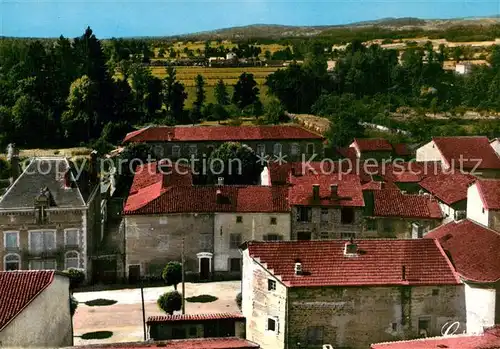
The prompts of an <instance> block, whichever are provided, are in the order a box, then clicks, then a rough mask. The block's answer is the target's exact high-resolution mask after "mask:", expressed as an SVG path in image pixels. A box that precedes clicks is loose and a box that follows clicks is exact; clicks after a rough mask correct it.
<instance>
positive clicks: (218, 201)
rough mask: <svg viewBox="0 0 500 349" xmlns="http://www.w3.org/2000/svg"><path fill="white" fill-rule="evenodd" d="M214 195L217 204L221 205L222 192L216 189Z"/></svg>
mask: <svg viewBox="0 0 500 349" xmlns="http://www.w3.org/2000/svg"><path fill="white" fill-rule="evenodd" d="M215 195H216V202H217V204H222V191H221V190H220V189H217V191H216V192H215Z"/></svg>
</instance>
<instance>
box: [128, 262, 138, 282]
mask: <svg viewBox="0 0 500 349" xmlns="http://www.w3.org/2000/svg"><path fill="white" fill-rule="evenodd" d="M140 279H141V266H140V265H129V266H128V282H129V283H131V284H136V283H138V282H139V280H140Z"/></svg>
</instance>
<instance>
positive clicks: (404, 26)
mask: <svg viewBox="0 0 500 349" xmlns="http://www.w3.org/2000/svg"><path fill="white" fill-rule="evenodd" d="M494 24H497V25H498V24H500V17H499V16H491V17H474V18H473V17H471V18H453V19H430V20H429V19H420V18H413V17H403V18H382V19H377V20H373V21H364V22H356V23H351V24H346V25H323V26H291V25H277V24H253V25H247V26H241V27H231V28H223V29H217V30H212V31H205V32H199V33H190V34H185V35H176V36H172V37H170V38H172V39H178V40H190V39H196V40H217V39H221V40H242V39H251V38H259V39H273V40H275V39H283V38H294V37H313V36H321V35H322V34H330V33H331V32H332V31H335V30H349V29H356V28H369V27H377V28H383V29H391V30H412V29H420V30H444V29H447V28H450V27H454V26H455V27H456V26H473V25H476V26H489V25H494Z"/></svg>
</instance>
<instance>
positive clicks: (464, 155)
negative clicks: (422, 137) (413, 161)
mask: <svg viewBox="0 0 500 349" xmlns="http://www.w3.org/2000/svg"><path fill="white" fill-rule="evenodd" d="M417 161H419V162H436V161H437V162H439V163H441V165H442V167H443V169H444V170H448V171H452V170H453V171H459V172H467V173H471V174H473V175H474V176H478V177H485V178H490V177H493V178H497V177H500V157H499V156H498V154H497V153H495V150H494V149H493V147H492V146H491V145H490V141H489V140H488V138H487V137H482V136H474V137H433V138H432V140H431V141H430V142H428V143H427V144H425V145H423V146H421V147H420V148H418V149H417Z"/></svg>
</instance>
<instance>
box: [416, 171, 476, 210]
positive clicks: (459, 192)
mask: <svg viewBox="0 0 500 349" xmlns="http://www.w3.org/2000/svg"><path fill="white" fill-rule="evenodd" d="M475 180H476V177H474V176H472V175H470V174H462V173H460V172H454V173H440V174H438V175H437V176H428V177H427V178H424V179H423V180H422V181H421V182H420V183H419V185H420V186H421V187H422V188H424V189H425V190H427V191H428V192H429V193H431V194H432V195H434V196H435V197H437V198H438V199H439V200H441V201H442V202H444V203H445V204H448V205H451V204H454V203H456V202H458V201H462V200H466V199H467V189H468V188H469V185H471V184H472V183H473V182H474V181H475Z"/></svg>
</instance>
